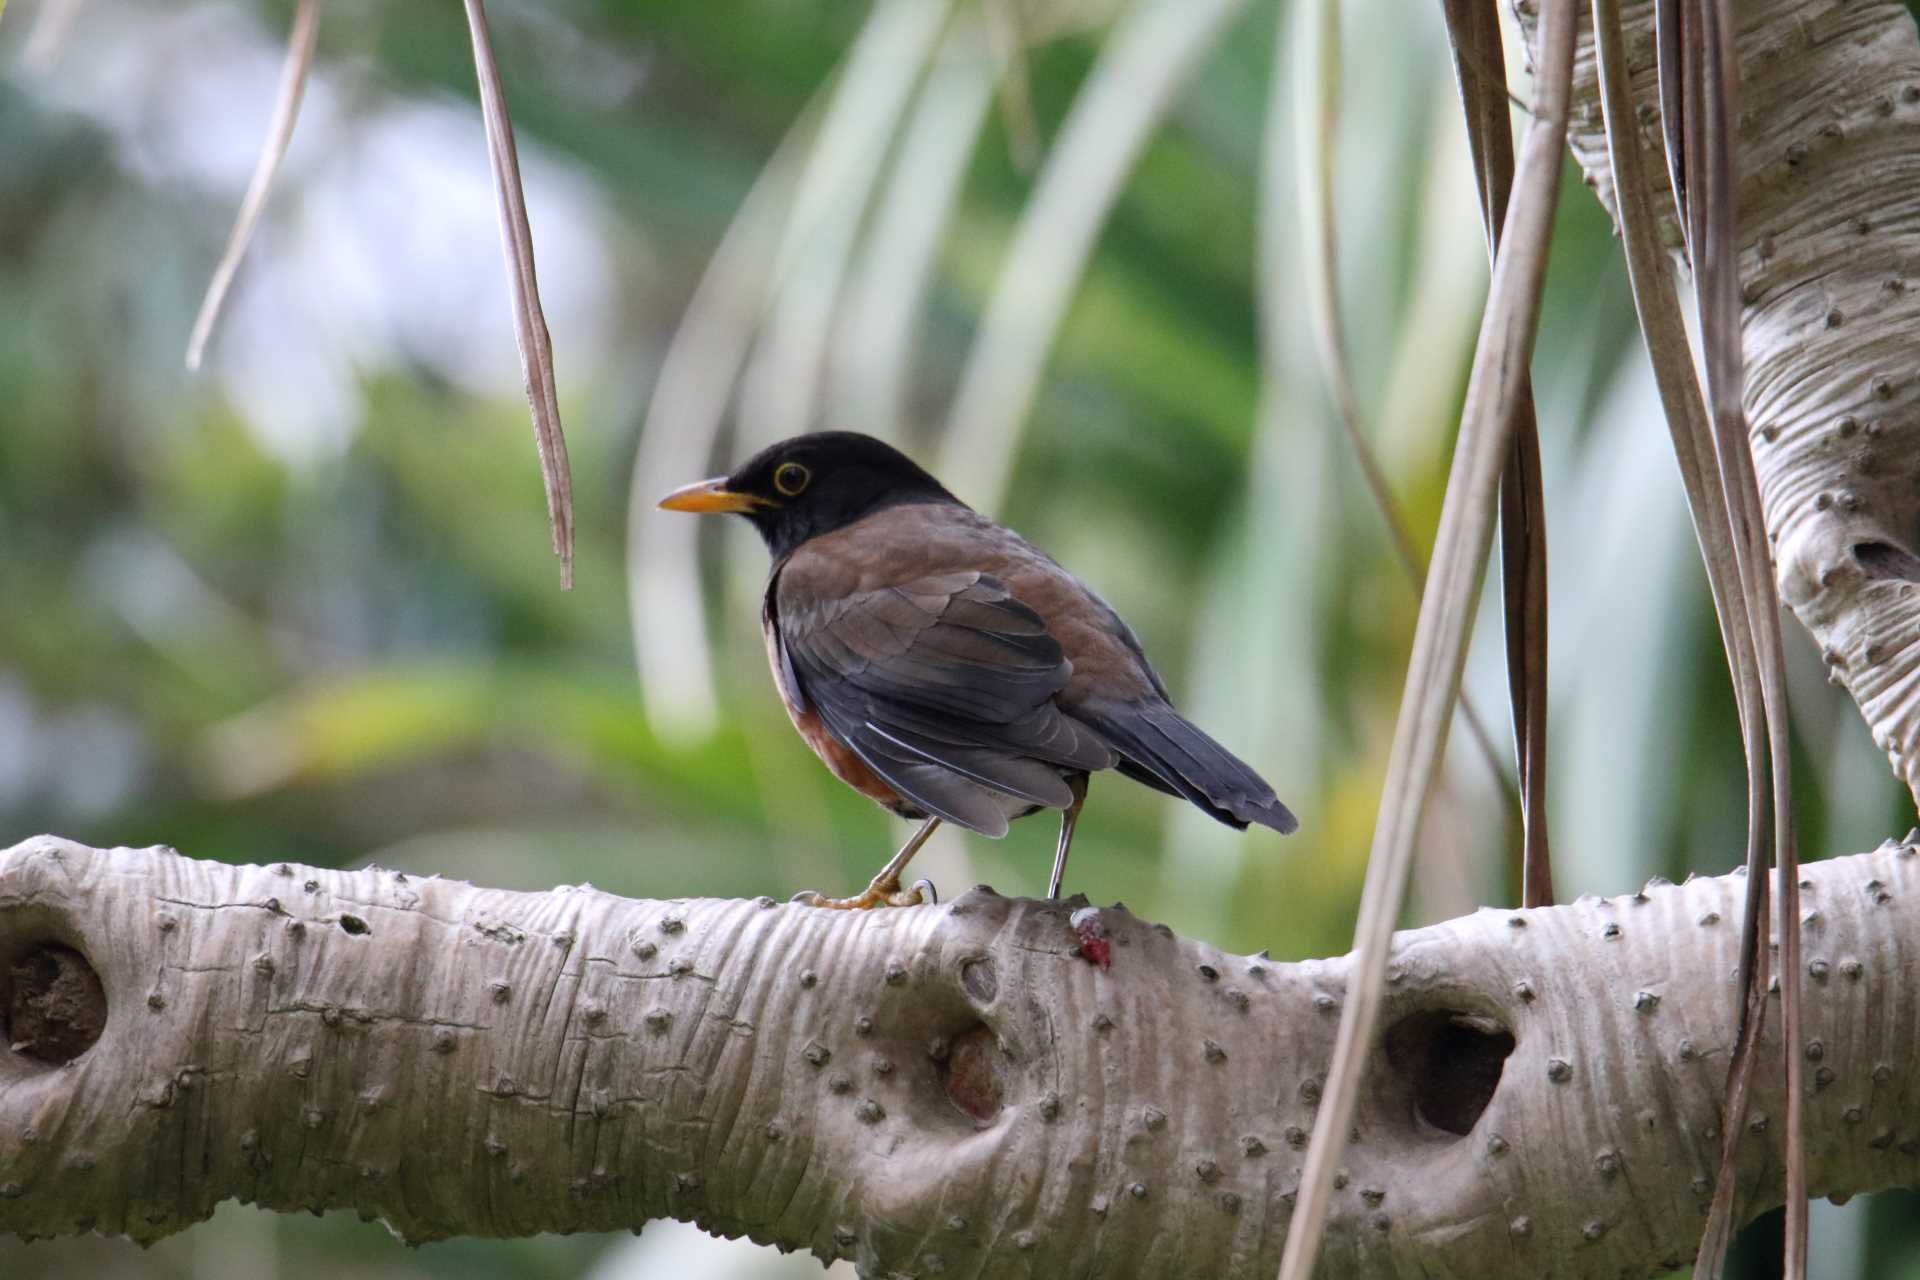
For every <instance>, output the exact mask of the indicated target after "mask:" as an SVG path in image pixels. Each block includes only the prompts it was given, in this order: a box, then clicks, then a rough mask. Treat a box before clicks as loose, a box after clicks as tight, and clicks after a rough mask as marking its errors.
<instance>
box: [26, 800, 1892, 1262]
mask: <svg viewBox="0 0 1920 1280" xmlns="http://www.w3.org/2000/svg"><path fill="white" fill-rule="evenodd" d="M1914 852H1915V851H1914V850H1913V849H1912V848H1899V847H1894V846H1892V845H1889V846H1888V847H1886V848H1883V849H1882V850H1880V851H1878V852H1875V853H1871V854H1862V855H1859V856H1856V857H1851V858H1844V859H1838V860H1835V861H1832V862H1825V863H1820V864H1817V865H1815V866H1813V867H1810V868H1808V869H1807V871H1806V883H1807V888H1806V891H1805V893H1806V902H1807V903H1808V908H1809V909H1808V913H1807V918H1806V920H1805V921H1804V924H1803V927H1804V929H1805V941H1806V951H1807V954H1808V956H1809V957H1810V959H1809V974H1810V978H1811V982H1810V986H1809V990H1810V991H1812V992H1813V993H1814V996H1815V998H1814V999H1812V1000H1810V1001H1809V1002H1808V1012H1807V1024H1808V1026H1807V1033H1806V1034H1807V1037H1808V1039H1807V1043H1806V1044H1805V1045H1804V1046H1800V1047H1799V1051H1800V1052H1803V1053H1805V1054H1806V1055H1807V1056H1808V1057H1809V1058H1810V1059H1811V1060H1813V1061H1814V1062H1816V1063H1817V1064H1818V1067H1817V1074H1815V1075H1814V1076H1813V1086H1814V1092H1813V1095H1812V1097H1811V1098H1810V1099H1809V1102H1808V1135H1809V1168H1810V1174H1811V1178H1812V1185H1813V1187H1814V1189H1815V1191H1816V1192H1817V1193H1820V1194H1850V1193H1854V1192H1859V1191H1866V1190H1871V1189H1873V1188H1876V1187H1884V1186H1891V1185H1896V1184H1904V1183H1910V1182H1912V1181H1914V1180H1915V1177H1916V1174H1920V1121H1916V1119H1915V1117H1916V1116H1920V1109H1917V1107H1916V1104H1920V1002H1916V1001H1915V1000H1914V999H1913V998H1912V992H1913V989H1914V988H1913V983H1914V978H1915V976H1916V966H1920V929H1917V928H1916V924H1917V923H1920V917H1917V916H1916V911H1920V857H1915V856H1914ZM1742 888H1743V886H1742V882H1741V880H1740V879H1739V877H1737V876H1729V877H1724V878H1720V879H1702V880H1696V881H1694V882H1692V883H1690V884H1688V885H1685V886H1674V885H1664V884H1662V885H1653V886H1649V887H1648V888H1647V889H1646V890H1645V891H1644V892H1642V893H1638V894H1634V895H1630V896H1627V897H1622V898H1614V899H1607V900H1600V899H1588V900H1585V901H1582V902H1578V903H1574V904H1571V905H1567V906H1561V907H1553V908H1547V909H1543V910H1537V911H1497V910H1483V911H1480V912H1478V913H1476V914H1474V915H1472V916H1468V917H1464V918H1462V919H1459V920H1455V921H1451V922H1449V923H1447V924H1443V925H1438V926H1435V927H1433V928H1428V929H1421V930H1417V931H1414V932H1410V933H1405V934H1402V935H1400V936H1399V937H1398V938H1397V940H1396V943H1395V948H1394V957H1393V963H1392V968H1391V972H1390V982H1389V990H1388V997H1387V1006H1386V1012H1385V1017H1384V1019H1383V1027H1384V1028H1386V1031H1385V1039H1384V1051H1383V1052H1382V1053H1381V1054H1380V1055H1379V1056H1378V1058H1377V1060H1376V1062H1375V1064H1374V1066H1373V1067H1372V1068H1371V1075H1370V1077H1369V1080H1368V1083H1367V1086H1366V1091H1365V1094H1364V1096H1363V1099H1362V1103H1361V1111H1360V1119H1359V1121H1358V1124H1357V1130H1358V1138H1357V1140H1356V1141H1355V1143H1354V1145H1353V1147H1352V1149H1351V1151H1350V1152H1349V1155H1348V1159H1347V1166H1346V1172H1345V1174H1344V1175H1343V1177H1342V1179H1341V1182H1340V1188H1339V1190H1338V1192H1337V1193H1336V1197H1335V1210H1334V1214H1333V1218H1332V1221H1331V1224H1330V1228H1329V1232H1330V1234H1329V1240H1328V1247H1327V1253H1326V1259H1325V1262H1324V1264H1323V1266H1322V1269H1321V1271H1322V1274H1325V1275H1328V1276H1348V1275H1355V1274H1365V1275H1369V1276H1423V1277H1432V1276H1459V1277H1468V1276H1487V1275H1492V1274H1500V1273H1503V1272H1504V1273H1509V1274H1516V1275H1520V1274H1524V1275H1540V1274H1553V1275H1557V1276H1608V1277H1611V1276H1616V1275H1621V1274H1638V1273H1641V1272H1644V1271H1647V1270H1649V1269H1651V1268H1652V1267H1653V1266H1654V1265H1655V1264H1661V1263H1664V1262H1667V1261H1670V1260H1672V1259H1678V1258H1685V1257H1687V1256H1688V1255H1689V1254H1690V1252H1691V1250H1692V1248H1693V1242H1694V1239H1695V1236H1696V1234H1697V1233H1698V1231H1699V1224H1700V1213H1701V1210H1702V1209H1703V1208H1704V1206H1705V1204H1706V1201H1707V1196H1708V1194H1709V1192H1710V1190H1711V1187H1710V1185H1709V1182H1708V1179H1709V1178H1710V1177H1711V1175H1712V1170H1713V1169H1714V1165H1715V1158H1716V1155H1717V1153H1718V1141H1717V1135H1716V1132H1715V1125H1716V1117H1717V1115H1718V1107H1719V1102H1720V1096H1721V1089H1722V1086H1723V1083H1724V1079H1723V1077H1724V1073H1725V1068H1726V1061H1727V1053H1728V1050H1729V1048H1730V1047H1731V1045H1732V1042H1733V1035H1734V1017H1735V1012H1736V1001H1735V993H1734V987H1733V981H1732V974H1733V968H1734V963H1735V951H1736V944H1737V936H1738V932H1739V929H1738V923H1737V922H1738V918H1739V901H1740V896H1741V892H1742ZM1101 914H1102V918H1103V921H1104V923H1105V926H1106V928H1107V929H1108V930H1109V931H1110V933H1111V943H1112V964H1111V968H1109V969H1105V970H1103V969H1101V968H1100V967H1099V966H1097V965H1096V964H1094V963H1092V962H1091V961H1090V960H1089V959H1088V958H1086V957H1084V956H1083V955H1081V954H1080V942H1079V937H1078V935H1077V934H1076V932H1075V931H1074V929H1073V928H1072V927H1071V926H1070V924H1069V922H1068V918H1067V909H1066V908H1065V907H1064V906H1061V905H1054V904H1046V903H1039V902H1032V901H1025V900H1015V899H1007V898H1001V897H997V896H995V895H994V894H992V893H991V892H986V891H978V890H976V891H974V892H971V893H968V894H966V895H965V896H963V897H961V898H960V899H958V900H957V901H955V902H953V903H950V904H948V905H945V906H941V907H929V908H917V909H911V910H892V911H877V912H871V913H856V914H851V915H849V914H842V913H837V912H828V911H821V910H817V909H811V908H804V907H798V906H791V905H786V904H780V905H775V904H773V903H772V902H771V901H769V900H766V899H762V900H759V901H756V902H729V901H710V900H697V901H676V902H646V901H632V900H627V899H622V898H617V897H614V896H612V895H609V894H605V893H600V892H597V891H594V890H592V889H586V888H581V889H569V888H562V889H556V890H553V891H551V892H548V893H508V892H502V891H497V890H488V889H480V888H475V887H473V886H470V885H466V884H462V883H458V882H455V881H448V880H439V879H425V880H422V879H417V878H409V877H406V876H402V875H399V874H396V873H394V872H390V871H380V870H364V871H353V872H344V871H322V870H315V869H311V868H306V867H297V866H289V865H279V866H271V867H233V866H228V865H225V864H220V863H211V862H201V861H196V860H193V859H189V858H185V857H181V856H179V855H177V854H175V853H173V852H172V851H170V850H128V849H118V850H105V851H103V850H94V849H89V848H85V847H83V846H80V845H77V844H73V843H70V842H66V841H62V840H58V839H54V838H50V837H46V838H40V839H36V840H31V841H28V842H26V843H24V844H21V845H18V846H16V847H14V848H13V849H11V850H8V851H6V852H4V853H0V957H5V959H6V962H7V963H6V966H5V968H4V969H0V973H5V974H6V975H7V976H6V977H5V979H4V980H3V981H4V983H5V985H6V986H7V988H8V989H7V990H6V991H5V992H3V993H0V994H3V995H4V997H5V998H4V999H0V1010H8V1011H9V1016H10V1019H11V1021H10V1026H9V1039H10V1040H11V1041H13V1044H12V1047H10V1048H8V1049H4V1050H0V1230H5V1231H9V1232H15V1233H20V1234H26V1235H52V1234H61V1233H69V1232H75V1231H88V1230H97V1231H104V1232H121V1233H125V1234H128V1235H131V1236H133V1237H134V1238H136V1239H140V1240H151V1239H155V1238H158V1237H160V1236H164V1235H167V1234H169V1233H172V1232H175V1231H179V1230H181V1229H182V1228H184V1227H186V1226H188V1225H190V1224H191V1223H193V1222H196V1221H199V1220H201V1219H203V1218H205V1217H206V1216H207V1215H208V1214H209V1213H211V1212H212V1210H213V1207H214V1206H215V1205H216V1204H218V1203H219V1202H220V1201H221V1200H224V1199H227V1198H231V1197H239V1198H241V1199H243V1200H248V1201H251V1202H254V1203H257V1204H260V1205H263V1206H265V1207H268V1208H272V1209H280V1210H293V1209H299V1208H316V1209H320V1208H331V1207H350V1208H353V1209H356V1210H358V1211H359V1212H360V1213H361V1214H363V1215H364V1216H367V1217H370V1218H380V1219H383V1220H385V1221H386V1222H387V1223H389V1224H390V1225H391V1226H392V1228H393V1229H394V1230H395V1231H396V1232H397V1233H399V1234H400V1235H402V1236H403V1237H405V1238H406V1239H409V1240H431V1239H438V1238H441V1237H445V1236H451V1235H478V1236H487V1235H494V1236H500V1235H526V1234H530V1233H534V1232H540V1231H587V1230H604V1229H608V1228H618V1227H637V1226H639V1225H640V1224H641V1223H643V1222H645V1221H646V1220H648V1219H649V1218H653V1217H657V1216H665V1215H670V1216H673V1217H679V1218H689V1219H692V1220H695V1221H697V1222H700V1223H701V1224H702V1225H704V1226H707V1227H709V1228H712V1229H714V1230H717V1231H722V1232H726V1233H729V1234H746V1235H750V1236H752V1237H753V1238H755V1239H757V1240H762V1241H770V1242H773V1243H776V1244H780V1245H783V1246H788V1247H793V1248H801V1249H811V1250H813V1251H814V1252H816V1253H818V1254H820V1255H821V1256H823V1257H827V1256H843V1257H848V1256H850V1257H852V1258H854V1259H856V1260H857V1261H858V1262H859V1264H860V1266H861V1268H862V1270H863V1272H864V1273H865V1274H868V1275H874V1276H896V1275H899V1276H935V1275H946V1276H994V1277H1000V1276H1021V1275H1031V1276H1047V1277H1092V1276H1102V1277H1108V1278H1109V1280H1114V1278H1119V1277H1135V1276H1138V1277H1155V1276H1173V1275H1206V1276H1215V1277H1266V1276H1269V1275H1271V1274H1272V1273H1273V1270H1274V1268H1275V1266H1276V1264H1277V1262H1278V1259H1279V1251H1280V1246H1281V1244H1282V1242H1283V1239H1282V1236H1283V1232H1284V1230H1285V1226H1286V1222H1287V1204H1286V1201H1287V1198H1288V1196H1289V1195H1290V1193H1291V1191H1292V1190H1293V1188H1294V1187H1295V1185H1296V1184H1297V1180H1298V1177H1299V1172H1300V1166H1301V1163H1302V1161H1303V1159H1304V1152H1303V1151H1302V1150H1301V1146H1302V1144H1303V1143H1304V1141H1305V1134H1306V1132H1307V1131H1308V1130H1309V1129H1310V1128H1311V1125H1312V1119H1313V1111H1314V1102H1315V1100H1316V1098H1317V1095H1318V1086H1319V1081H1320V1079H1321V1073H1322V1072H1324V1070H1325V1068H1326V1061H1327V1057H1328V1055H1329V1052H1330V1049H1331V1043H1332V1036H1333V1031H1334V1027H1335V1024H1336V1023H1337V1021H1338V1018H1337V1016H1336V1015H1337V1011H1338V1009H1339V1007H1340V1004H1341V1002H1342V1000H1343V999H1344V997H1345V990H1344V982H1345V976H1346V973H1347V961H1345V960H1331V961H1312V962H1307V963H1303V964H1282V963H1276V962H1272V961H1267V960H1264V959H1258V958H1249V957H1244V956H1229V955H1223V954H1221V953H1220V952H1218V951H1216V950H1215V949H1213V948H1211V947H1208V946H1206V945H1205V944H1203V943H1198V942H1192V941H1187V940H1184V939H1178V938H1175V937H1174V936H1173V935H1172V933H1171V932H1170V931H1168V930H1166V929H1165V928H1163V927H1160V926H1155V925H1152V924H1149V923H1147V922H1144V921H1140V920H1137V919H1134V918H1133V917H1131V916H1130V915H1128V914H1127V913H1125V912H1124V911H1120V910H1107V911H1104V912H1102V913H1101ZM48 944H59V945H64V946H66V947H69V948H72V949H74V950H75V951H78V952H79V953H81V954H82V955H84V956H85V957H86V959H87V961H88V962H90V964H91V966H92V968H93V969H94V970H95V971H96V972H97V973H98V975H99V978H100V980H101V982H102V986H103V991H104V1001H105V1006H106V1008H105V1017H104V1031H103V1032H102V1034H101V1035H100V1038H99V1041H98V1043H97V1044H95V1045H93V1047H92V1048H91V1049H89V1050H87V1051H85V1052H83V1053H81V1054H80V1055H79V1056H78V1057H77V1058H74V1059H73V1060H72V1061H69V1062H65V1063H61V1062H59V1061H57V1059H59V1058H61V1057H63V1056H65V1055H66V1054H68V1053H70V1052H72V1049H73V1046H72V1045H70V1044H69V1045H65V1046H62V1045H61V1044H60V1042H59V1038H58V1032H59V1030H60V1025H59V1024H60V1023H61V1022H62V1020H63V1019H64V1020H65V1021H67V1022H73V1021H79V1022H82V1023H84V1021H85V1013H84V1010H83V1011H81V1012H79V1013H75V1012H74V1011H73V1009H71V1008H69V1009H67V1010H66V1011H65V1012H64V1013H59V1012H56V1016H55V1017H54V1018H53V1019H52V1020H51V1021H49V1019H48V1018H47V1017H46V1016H45V1014H46V1012H47V1008H46V1006H47V995H48V991H49V987H50V985H51V986H53V987H55V988H58V990H56V991H55V992H54V994H55V996H56V997H57V996H58V995H60V994H62V993H64V994H66V995H68V996H71V997H75V999H76V1000H77V1002H78V1003H80V1004H84V1003H85V1000H84V987H83V986H82V985H81V984H79V983H77V982H75V981H73V980H72V977H71V975H69V976H68V977H66V978H55V979H53V980H52V982H51V983H50V982H49V976H50V975H51V974H52V973H53V970H54V968H55V967H57V966H50V965H47V964H42V963H39V961H41V960H43V959H44V958H45V957H46V956H47V955H48V954H49V953H48V952H46V951H44V949H43V948H45V947H46V946H47V945H48ZM63 983H64V984H65V985H64V986H62V985H61V984H63ZM76 993H78V994H76ZM70 1003H71V1002H70ZM1503 1035H1511V1036H1512V1038H1513V1042H1514V1043H1513V1048H1512V1054H1511V1056H1510V1057H1508V1058H1506V1059H1505V1061H1504V1064H1502V1065H1503V1068H1504V1069H1503V1070H1502V1071H1501V1072H1500V1074H1499V1075H1498V1081H1497V1087H1495V1088H1491V1097H1490V1101H1487V1102H1486V1103H1485V1107H1484V1113H1477V1112H1478V1103H1477V1101H1476V1098H1477V1097H1478V1096H1480V1095H1477V1094H1476V1092H1475V1090H1474V1089H1473V1088H1472V1087H1471V1085H1472V1079H1473V1077H1474V1073H1475V1072H1476V1071H1477V1070H1480V1069H1486V1068H1491V1067H1492V1066H1493V1065H1494V1064H1496V1063H1498V1062H1499V1053H1498V1046H1499V1044H1500V1039H1499V1038H1500V1037H1501V1036H1503ZM48 1059H54V1060H55V1061H49V1060H48ZM1761 1059H1762V1061H1763V1062H1765V1063H1769V1064H1772V1065H1771V1066H1768V1067H1763V1068H1762V1074H1761V1078H1760V1081H1759V1084H1758V1086H1757V1091H1756V1101H1755V1104H1754V1108H1753V1113H1752V1120H1751V1123H1752V1126H1753V1128H1754V1132H1753V1134H1752V1135H1751V1136H1750V1140H1749V1141H1748V1142H1747V1143H1746V1145H1745V1147H1744V1151H1745V1155H1744V1157H1743V1165H1742V1172H1741V1176H1742V1181H1743V1184H1744V1185H1745V1187H1746V1188H1747V1190H1746V1192H1745V1199H1744V1208H1743V1211H1744V1212H1745V1213H1747V1214H1751V1213H1754V1212H1758V1211H1759V1210H1761V1209H1763V1208H1765V1207H1767V1206H1769V1205H1771V1204H1774V1203H1777V1202H1778V1197H1779V1194H1780V1192H1779V1186H1780V1183H1779V1178H1778V1165H1777V1157H1778V1133H1779V1126H1778V1125H1774V1124H1769V1122H1768V1118H1769V1117H1772V1116H1774V1115H1776V1114H1777V1113H1778V1112H1779V1110H1780V1105H1781V1098H1780V1092H1779V1091H1780V1079H1779V1073H1778V1062H1779V1059H1780V1054H1779V1052H1778V1050H1777V1048H1776V1049H1775V1050H1774V1051H1771V1052H1763V1053H1762V1054H1761ZM956 1099H958V1101H956ZM976 1117H978V1118H976ZM1435 1121H1438V1122H1440V1123H1435ZM1447 1125H1450V1126H1452V1127H1453V1128H1461V1127H1465V1128H1467V1129H1468V1132H1466V1133H1464V1134H1456V1133H1453V1132H1449V1131H1448V1129H1447V1128H1446V1127H1444V1126H1447Z"/></svg>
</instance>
